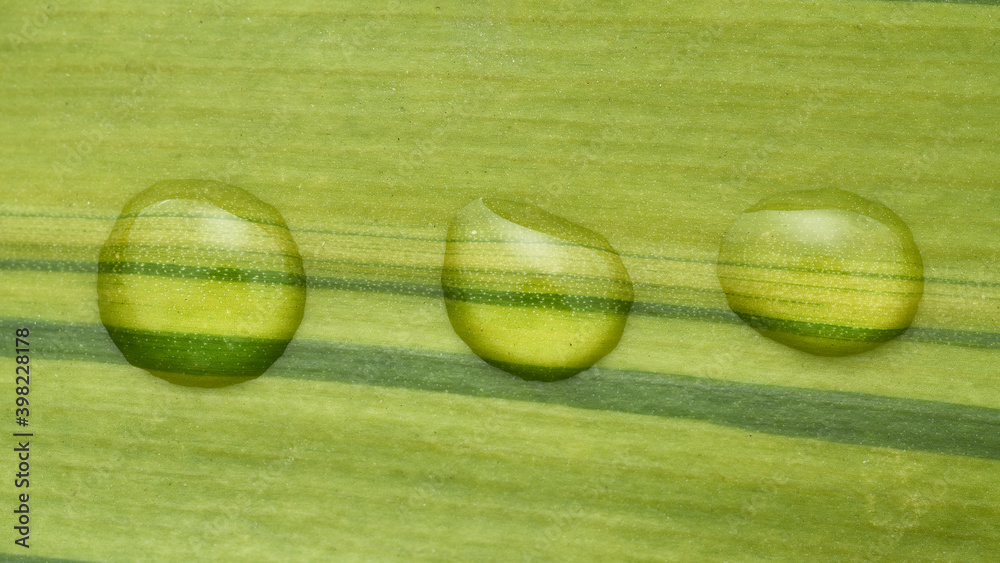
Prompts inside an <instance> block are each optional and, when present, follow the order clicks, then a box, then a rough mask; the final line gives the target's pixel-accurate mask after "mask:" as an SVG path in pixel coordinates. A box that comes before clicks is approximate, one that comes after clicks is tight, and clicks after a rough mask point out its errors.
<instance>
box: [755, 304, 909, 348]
mask: <svg viewBox="0 0 1000 563" xmlns="http://www.w3.org/2000/svg"><path fill="white" fill-rule="evenodd" d="M736 314H737V315H739V316H740V318H741V319H743V320H744V321H745V322H746V323H747V324H748V325H750V326H752V327H753V328H755V329H757V330H766V331H769V332H777V333H784V334H792V335H795V336H808V337H813V338H826V339H829V340H842V341H848V342H865V343H877V342H888V341H890V340H892V339H893V338H896V337H897V336H899V335H901V334H903V333H904V332H906V328H905V327H904V328H890V329H879V328H859V327H853V326H840V325H831V324H823V323H811V322H806V321H790V320H787V319H775V318H772V317H763V316H759V315H750V314H747V313H741V312H739V311H736Z"/></svg>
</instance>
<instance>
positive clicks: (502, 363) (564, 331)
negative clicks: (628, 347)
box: [441, 199, 633, 381]
mask: <svg viewBox="0 0 1000 563" xmlns="http://www.w3.org/2000/svg"><path fill="white" fill-rule="evenodd" d="M441 283H442V287H443V289H444V297H445V304H446V306H447V310H448V317H449V319H450V320H451V324H452V326H453V327H454V329H455V332H456V333H457V334H458V336H459V337H461V338H462V340H463V341H465V343H466V344H468V345H469V347H470V348H471V349H472V351H473V352H475V353H476V354H477V355H478V356H479V357H480V358H482V359H483V360H485V361H486V362H487V363H489V364H491V365H493V366H495V367H498V368H500V369H502V370H504V371H507V372H509V373H512V374H514V375H517V376H519V377H521V378H523V379H529V380H538V381H557V380H560V379H566V378H568V377H571V376H573V375H575V374H577V373H579V372H581V371H583V370H585V369H588V368H589V367H590V366H592V365H594V363H595V362H597V361H598V360H599V359H601V358H602V357H604V356H605V355H606V354H608V353H609V352H611V351H612V350H614V348H615V347H616V346H617V345H618V342H619V341H620V340H621V336H622V331H623V330H624V328H625V322H626V319H627V317H628V313H629V311H630V310H631V307H632V300H633V291H632V281H631V279H630V278H629V275H628V272H627V271H626V270H625V266H624V264H622V261H621V258H620V257H619V255H618V253H617V252H615V250H614V249H613V248H612V247H611V245H610V244H609V243H608V241H607V240H605V239H604V237H602V236H601V235H599V234H597V233H595V232H593V231H591V230H589V229H586V228H584V227H581V226H579V225H576V224H573V223H571V222H569V221H567V220H565V219H562V218H560V217H557V216H555V215H552V214H551V213H547V212H545V211H543V210H541V209H539V208H537V207H534V206H530V205H525V204H521V203H515V202H510V201H504V200H482V199H480V200H476V201H474V202H472V203H471V204H469V205H468V206H466V207H465V208H463V209H462V210H461V211H459V212H458V214H457V215H456V216H455V218H454V220H453V221H452V223H451V225H450V227H449V229H448V240H447V246H446V250H445V260H444V270H443V272H442V276H441Z"/></svg>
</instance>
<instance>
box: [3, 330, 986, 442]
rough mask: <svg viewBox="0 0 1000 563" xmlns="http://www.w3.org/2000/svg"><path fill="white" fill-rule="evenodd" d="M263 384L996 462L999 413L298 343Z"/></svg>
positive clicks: (105, 349) (50, 353)
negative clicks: (498, 366)
mask: <svg viewBox="0 0 1000 563" xmlns="http://www.w3.org/2000/svg"><path fill="white" fill-rule="evenodd" d="M22 326H27V327H29V328H30V329H31V331H32V334H33V335H34V334H36V333H37V335H38V336H37V337H38V338H42V337H43V335H44V340H43V341H44V343H45V350H46V357H48V358H50V359H53V360H59V359H64V360H79V361H86V362H100V363H108V364H118V363H121V362H122V357H121V355H119V354H118V353H117V352H115V350H114V347H113V346H111V344H110V343H109V342H108V341H107V336H106V334H107V333H105V331H104V328H103V327H101V325H99V324H83V323H79V324H77V323H58V322H42V321H35V320H30V319H9V318H8V319H0V327H2V328H3V331H4V332H5V333H8V334H9V333H12V331H13V329H14V328H15V327H22ZM4 353H5V354H8V355H9V354H12V353H13V350H12V349H7V351H6V352H4ZM268 375H270V376H275V377H287V378H290V379H308V380H315V381H331V382H339V383H349V384H362V385H378V386H383V387H396V388H405V389H417V390H422V391H436V392H445V393H455V394H460V395H468V396H475V397H493V398H500V399H511V400H521V401H533V402H543V403H552V404H559V405H564V406H569V407H576V408H585V409H594V410H607V411H617V412H627V413H633V414H640V415H649V416H665V417H676V418H685V419H691V420H703V421H706V422H711V423H714V424H720V425H724V426H730V427H734V428H742V429H746V430H751V431H754V432H766V433H769V434H775V435H783V436H794V437H799V438H807V439H814V440H824V441H829V442H838V443H845V444H855V445H864V446H878V447H887V448H896V449H902V450H920V451H927V452H934V453H941V454H952V455H963V456H972V457H979V458H986V459H997V460H1000V432H998V431H997V429H998V428H1000V409H991V408H985V407H976V406H970V405H959V404H953V403H946V402H940V401H923V400H917V399H904V398H898V397H882V396H878V395H870V394H864V393H847V392H841V391H825V390H820V389H803V388H798V387H781V386H776V385H761V384H754V383H741V382H735V381H725V380H718V379H711V378H701V377H693V376H688V375H672V374H659V373H649V372H641V371H626V370H612V369H601V368H593V369H590V370H588V371H586V372H584V373H581V374H580V375H579V376H577V377H573V378H570V379H567V380H565V381H562V382H560V383H558V384H555V385H551V384H541V383H535V382H531V381H521V380H518V379H515V378H513V377H509V378H500V377H497V374H496V372H495V371H494V370H493V369H492V368H490V367H489V366H487V365H485V364H484V363H483V362H482V361H480V359H479V358H477V357H474V356H472V355H464V356H463V355H459V354H447V353H441V352H427V351H417V350H400V349H396V348H389V347H377V346H362V345H352V344H344V343H335V342H315V341H302V340H296V341H294V342H293V343H292V344H290V345H289V346H288V351H287V354H285V357H284V359H283V360H282V362H281V364H280V365H279V366H275V369H272V370H270V371H269V372H268ZM750 439H751V438H748V440H750Z"/></svg>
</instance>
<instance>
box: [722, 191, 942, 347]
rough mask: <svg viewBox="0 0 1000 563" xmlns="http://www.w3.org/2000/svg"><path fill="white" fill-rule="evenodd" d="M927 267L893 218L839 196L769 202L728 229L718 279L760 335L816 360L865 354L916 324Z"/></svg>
mask: <svg viewBox="0 0 1000 563" xmlns="http://www.w3.org/2000/svg"><path fill="white" fill-rule="evenodd" d="M923 272H924V267H923V261H922V260H921V257H920V251H919V250H918V249H917V245H916V243H914V241H913V234H912V233H911V232H910V229H909V227H907V226H906V224H905V223H904V222H903V220H902V219H900V218H899V216H898V215H896V214H895V213H893V212H892V211H891V210H890V209H889V208H887V207H885V206H883V205H881V204H878V203H875V202H873V201H869V200H867V199H864V198H862V197H860V196H858V195H855V194H853V193H850V192H846V191H843V190H837V189H824V190H809V191H798V192H790V193H785V194H779V195H776V196H772V197H768V198H765V199H763V200H761V201H760V202H758V203H757V204H756V205H754V206H753V207H751V208H749V209H747V210H746V211H745V212H743V213H742V214H741V215H740V216H739V218H737V219H736V221H735V222H734V223H733V224H732V226H731V227H730V228H729V231H728V232H727V233H726V235H725V238H724V239H723V242H722V248H721V250H720V252H719V263H718V274H719V281H720V282H721V284H722V288H723V290H724V291H725V292H726V299H727V300H728V301H729V307H730V308H731V309H732V310H733V311H734V312H735V313H736V314H737V315H739V316H740V317H741V318H742V319H743V320H744V321H746V322H747V324H749V325H750V326H752V327H753V328H755V329H757V330H758V331H759V332H760V333H761V334H763V335H764V336H767V337H769V338H772V339H774V340H776V341H778V342H781V343H783V344H786V345H788V346H791V347H793V348H798V349H799V350H804V351H806V352H810V353H812V354H816V355H821V356H844V355H848V354H856V353H858V352H863V351H866V350H870V349H872V348H875V347H876V346H879V345H880V344H883V343H885V342H887V341H889V340H892V339H893V338H895V337H897V336H899V335H900V334H902V333H903V332H905V331H906V329H907V328H908V327H909V326H910V323H912V322H913V317H914V316H915V315H916V313H917V305H918V304H919V303H920V298H921V297H922V296H923V288H924V277H923V276H924V273H923Z"/></svg>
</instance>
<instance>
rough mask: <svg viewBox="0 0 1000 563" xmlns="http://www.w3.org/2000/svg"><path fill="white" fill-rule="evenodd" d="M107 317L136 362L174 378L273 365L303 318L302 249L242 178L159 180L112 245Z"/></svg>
mask: <svg viewBox="0 0 1000 563" xmlns="http://www.w3.org/2000/svg"><path fill="white" fill-rule="evenodd" d="M97 279H98V282H97V292H98V305H99V307H100V311H101V321H102V322H103V323H104V326H105V327H106V328H107V330H108V334H109V335H110V336H111V339H112V340H113V341H114V342H115V344H116V345H117V346H118V349H119V350H121V352H122V354H123V355H124V356H125V359H126V360H128V362H129V363H130V364H132V365H134V366H136V367H140V368H142V369H145V370H146V371H148V372H150V373H152V374H153V375H155V376H157V377H161V378H163V379H166V380H167V381H170V382H172V383H178V384H181V385H191V386H198V387H222V386H225V385H231V384H234V383H239V382H241V381H246V380H248V379H253V378H255V377H257V376H259V375H261V374H262V373H264V372H265V371H266V370H267V368H268V367H270V366H271V364H272V363H274V361H275V360H277V359H278V358H279V357H280V356H281V355H282V354H283V353H284V351H285V347H286V346H287V345H288V343H289V341H291V339H292V336H294V335H295V331H296V330H297V329H298V326H299V323H300V322H301V321H302V314H303V311H304V308H305V298H306V287H305V273H304V271H303V269H302V258H301V257H300V256H299V251H298V248H297V247H296V245H295V241H294V240H292V235H291V233H289V231H288V227H287V226H286V225H285V221H284V219H283V218H282V217H281V214H279V213H278V211H277V210H276V209H274V208H273V207H271V206H270V205H268V204H266V203H264V202H262V201H260V200H259V199H257V198H255V197H254V196H252V195H250V194H249V193H247V192H245V191H243V190H242V189H240V188H237V187H234V186H228V185H225V184H221V183H219V182H212V181H207V180H173V181H166V182H160V183H158V184H156V185H154V186H153V187H151V188H149V189H147V190H145V191H143V192H141V193H139V194H138V195H136V196H135V197H134V198H132V200H130V201H129V202H128V203H127V204H126V205H125V208H124V209H122V213H121V215H120V216H119V217H118V221H117V222H115V225H114V228H113V229H112V231H111V235H110V236H109V237H108V240H107V242H105V243H104V247H103V248H102V249H101V256H100V262H99V267H98V278H97Z"/></svg>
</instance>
